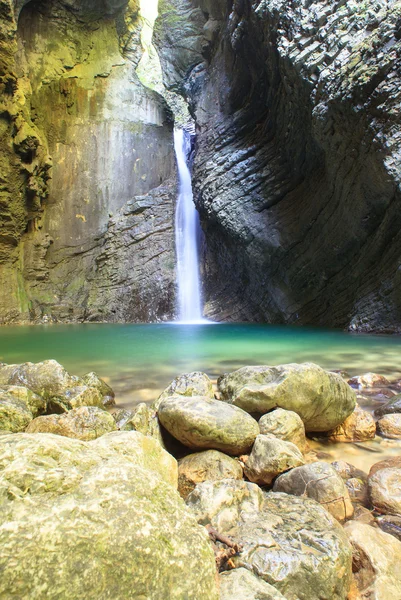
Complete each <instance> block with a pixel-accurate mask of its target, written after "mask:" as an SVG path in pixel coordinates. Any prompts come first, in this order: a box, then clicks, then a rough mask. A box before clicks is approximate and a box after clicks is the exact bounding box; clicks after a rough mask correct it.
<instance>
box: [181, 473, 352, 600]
mask: <svg viewBox="0 0 401 600" xmlns="http://www.w3.org/2000/svg"><path fill="white" fill-rule="evenodd" d="M186 502H187V505H188V506H189V507H190V508H191V509H192V510H193V511H194V513H195V515H196V517H197V519H198V521H199V523H202V524H208V523H210V524H211V525H212V526H213V527H214V528H215V529H216V530H217V531H219V532H221V533H224V534H226V535H229V536H231V537H232V538H234V540H235V541H236V542H238V543H240V544H241V545H242V547H243V549H242V551H241V552H240V553H239V554H238V555H237V556H235V557H234V558H232V559H231V560H232V562H233V564H234V565H235V566H236V567H245V568H246V569H248V570H249V571H253V573H254V574H256V575H258V576H259V577H261V578H262V579H264V581H266V582H267V583H269V584H270V585H273V586H274V587H276V588H277V589H278V590H279V591H280V592H281V593H282V594H283V595H284V597H285V598H291V599H295V598H299V599H300V600H321V599H322V598H327V599H330V600H345V599H346V597H347V593H348V590H349V586H350V580H351V548H350V545H349V542H348V540H347V538H346V535H345V533H344V531H343V529H342V527H341V526H340V525H339V524H338V523H337V522H336V521H335V519H333V517H332V516H331V515H330V514H329V513H328V512H327V511H326V510H324V508H323V507H322V506H320V505H319V504H317V503H316V502H315V501H313V500H310V499H308V498H298V497H295V496H289V495H287V494H279V493H277V494H276V493H273V492H270V493H265V492H262V490H261V489H260V488H259V487H258V486H257V485H255V484H254V483H246V482H244V481H233V480H230V481H228V480H225V481H217V482H204V483H200V484H199V485H197V486H196V488H195V490H194V491H193V492H192V493H191V494H190V495H189V496H188V498H187V501H186ZM239 597H240V596H239Z"/></svg>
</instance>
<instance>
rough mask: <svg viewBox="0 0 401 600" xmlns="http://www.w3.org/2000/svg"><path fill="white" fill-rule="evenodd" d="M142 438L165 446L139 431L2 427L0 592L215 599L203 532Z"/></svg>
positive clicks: (73, 597)
mask: <svg viewBox="0 0 401 600" xmlns="http://www.w3.org/2000/svg"><path fill="white" fill-rule="evenodd" d="M107 437H109V441H115V440H116V439H117V438H120V440H121V439H124V438H125V442H123V443H122V444H119V447H118V449H117V446H116V444H114V446H113V445H112V444H107V443H106V442H107V441H106V438H107ZM140 438H142V441H143V442H144V443H145V444H149V446H150V445H153V449H154V450H156V451H157V452H159V457H160V456H162V455H163V453H164V454H167V453H166V452H164V450H162V449H161V448H160V446H159V444H157V442H156V441H154V440H152V439H151V438H146V437H144V436H142V435H141V434H139V433H137V432H126V433H113V434H109V436H103V437H102V438H99V440H96V441H95V442H81V441H78V440H72V439H69V438H64V437H60V436H55V435H52V434H46V435H43V434H35V435H28V434H17V435H12V436H0V465H1V466H2V468H3V475H5V477H3V478H2V479H1V482H0V507H1V511H0V543H1V547H2V552H1V556H0V568H1V572H2V577H1V579H0V596H4V597H10V596H15V597H16V598H43V597H46V598H52V599H56V598H59V597H62V598H63V599H65V600H69V599H71V600H76V599H77V598H82V597H86V598H113V599H115V600H126V599H127V598H134V597H135V598H140V597H143V598H159V597H163V598H171V599H176V600H181V599H182V598H190V597H193V598H202V599H206V600H217V599H218V592H217V589H216V581H215V573H216V571H215V561H214V556H213V551H212V549H211V546H210V543H209V540H208V536H207V533H206V531H205V530H204V529H203V528H201V527H199V526H198V525H197V523H196V521H195V519H194V518H193V516H192V515H191V514H190V512H189V511H188V509H187V508H186V507H185V505H184V503H183V501H182V499H181V498H180V497H179V495H178V493H177V492H176V491H175V490H174V489H173V488H172V487H171V485H169V484H167V483H166V482H165V481H163V467H162V465H159V466H157V460H156V457H155V460H154V466H155V467H156V468H155V469H149V468H147V465H146V461H145V456H146V454H148V453H149V450H150V448H148V449H147V450H148V452H147V453H145V452H142V453H141V452H139V454H137V453H136V450H135V446H133V445H131V446H130V444H129V442H128V440H129V439H131V440H135V439H136V440H139V439H140ZM99 442H101V443H100V444H99ZM123 449H125V450H124V451H122V450H123ZM138 450H141V448H140V446H138ZM170 460H174V459H172V457H170ZM16 557H18V560H16Z"/></svg>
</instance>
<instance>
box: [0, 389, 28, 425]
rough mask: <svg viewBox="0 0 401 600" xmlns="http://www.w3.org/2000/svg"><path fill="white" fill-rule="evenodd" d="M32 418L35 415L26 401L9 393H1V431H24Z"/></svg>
mask: <svg viewBox="0 0 401 600" xmlns="http://www.w3.org/2000/svg"><path fill="white" fill-rule="evenodd" d="M32 419H33V415H32V413H31V411H30V410H29V409H28V408H27V405H26V404H25V402H23V401H21V400H17V399H16V398H13V397H12V396H11V395H8V394H2V395H0V431H10V432H12V433H18V432H19V431H24V430H25V428H26V427H27V426H28V424H29V423H30V422H31V421H32Z"/></svg>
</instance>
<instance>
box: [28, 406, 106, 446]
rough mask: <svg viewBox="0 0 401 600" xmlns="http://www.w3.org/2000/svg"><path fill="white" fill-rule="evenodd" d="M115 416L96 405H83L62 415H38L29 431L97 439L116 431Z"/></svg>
mask: <svg viewBox="0 0 401 600" xmlns="http://www.w3.org/2000/svg"><path fill="white" fill-rule="evenodd" d="M116 430H117V427H116V424H115V421H114V419H113V417H112V416H111V415H110V414H109V413H107V412H106V411H104V410H102V409H101V408H97V407H96V406H81V408H75V409H73V410H70V411H69V412H68V413H64V414H62V415H46V416H44V417H37V418H36V419H34V420H33V421H31V422H30V424H29V425H28V427H27V429H26V432H27V433H54V434H57V435H64V436H66V437H70V438H76V439H77V440H84V441H89V440H95V439H96V438H98V437H100V436H101V435H105V434H106V433H110V432H111V431H116Z"/></svg>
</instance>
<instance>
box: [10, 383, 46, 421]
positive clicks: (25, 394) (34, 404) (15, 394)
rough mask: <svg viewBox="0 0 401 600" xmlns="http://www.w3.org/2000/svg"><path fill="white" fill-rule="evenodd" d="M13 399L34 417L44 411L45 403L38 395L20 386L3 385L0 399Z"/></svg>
mask: <svg viewBox="0 0 401 600" xmlns="http://www.w3.org/2000/svg"><path fill="white" fill-rule="evenodd" d="M5 397H8V398H15V399H16V400H19V401H20V402H23V403H24V404H25V405H26V407H27V409H28V410H30V411H31V413H32V415H33V416H34V417H38V416H39V415H41V414H43V413H44V412H45V411H46V401H45V399H44V398H42V397H41V396H38V394H35V393H34V392H32V390H29V389H28V388H26V387H24V386H21V385H3V386H1V387H0V398H5Z"/></svg>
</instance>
